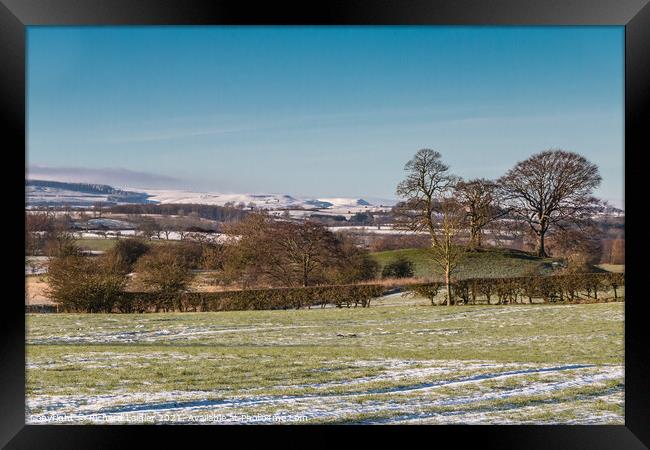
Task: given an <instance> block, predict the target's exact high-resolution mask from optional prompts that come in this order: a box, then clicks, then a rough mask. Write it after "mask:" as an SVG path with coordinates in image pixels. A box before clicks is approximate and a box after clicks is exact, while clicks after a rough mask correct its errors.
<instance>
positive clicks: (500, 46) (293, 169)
mask: <svg viewBox="0 0 650 450" xmlns="http://www.w3.org/2000/svg"><path fill="white" fill-rule="evenodd" d="M623 41H624V32H623V27H433V26H431V27H419V26H418V27H29V28H28V33H27V46H28V53H27V56H28V61H27V70H28V153H27V157H28V163H29V168H30V169H29V171H30V174H34V175H38V176H39V177H46V176H48V175H51V177H50V178H52V179H59V178H62V177H63V178H65V177H69V178H70V179H79V178H80V177H82V178H83V176H82V175H84V174H85V177H86V178H92V179H93V180H95V181H97V182H108V183H113V184H117V185H122V186H130V187H139V188H146V187H151V188H161V187H170V188H187V189H197V190H213V191H221V192H282V193H290V194H294V195H310V196H321V197H325V196H334V195H336V196H351V197H380V198H393V197H394V196H395V195H394V191H395V186H396V184H397V183H398V182H399V181H400V180H401V178H402V177H403V166H404V164H405V163H406V162H407V161H408V160H409V159H410V157H411V156H412V155H413V154H414V153H415V152H416V151H417V150H418V149H420V148H425V147H426V148H433V149H436V150H438V151H440V152H441V153H442V155H443V159H444V160H445V161H446V162H447V163H448V164H449V165H450V166H451V169H452V171H453V172H454V173H456V174H457V175H460V176H462V177H465V178H472V177H487V178H496V177H498V176H500V175H502V174H503V173H504V172H505V171H506V170H507V169H508V168H510V167H511V166H513V165H514V164H515V163H516V162H517V161H520V160H522V159H525V158H526V157H528V156H529V155H531V154H533V153H535V152H538V151H541V150H545V149H548V148H563V149H565V150H570V151H576V152H578V153H581V154H583V155H584V156H586V157H587V158H588V159H590V160H591V161H593V162H595V163H597V164H598V165H599V167H600V170H601V175H602V176H603V183H602V186H601V188H600V189H599V191H598V192H597V194H598V195H600V196H601V197H603V198H605V199H607V200H609V201H611V202H612V203H613V204H615V205H618V206H621V205H622V203H623V137H624V134H623V131H624V128H623V124H624V103H623V99H624V97H623V95H624V59H623V54H624V53H623V52H624V42H623ZM80 181H90V180H86V179H80Z"/></svg>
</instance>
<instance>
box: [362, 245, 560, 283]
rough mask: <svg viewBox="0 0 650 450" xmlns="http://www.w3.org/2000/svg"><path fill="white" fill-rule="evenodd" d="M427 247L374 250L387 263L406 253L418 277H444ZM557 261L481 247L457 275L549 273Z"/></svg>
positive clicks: (508, 250)
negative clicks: (432, 259) (430, 256)
mask: <svg viewBox="0 0 650 450" xmlns="http://www.w3.org/2000/svg"><path fill="white" fill-rule="evenodd" d="M428 251H429V250H428V249H426V248H410V249H403V250H389V251H384V252H377V253H373V254H372V256H373V257H374V258H375V259H376V260H377V262H378V263H379V265H380V272H381V269H383V267H384V266H385V265H386V264H388V263H389V262H391V261H394V260H395V259H396V258H397V257H399V256H403V257H405V258H407V259H409V260H411V261H412V262H413V265H414V272H415V274H414V275H415V276H416V277H432V276H434V277H441V276H442V272H440V271H439V269H438V268H436V267H435V266H434V264H433V262H432V261H431V260H430V258H429V255H428ZM554 261H557V259H553V258H539V257H537V256H534V255H531V254H529V253H526V252H522V251H519V250H512V249H481V250H478V251H475V252H468V253H466V255H465V258H464V259H463V261H462V262H461V263H460V265H459V266H458V268H457V272H456V275H455V277H456V278H457V279H464V278H484V277H485V278H488V277H515V276H522V275H529V274H530V273H532V272H539V273H548V272H549V271H551V270H552V268H551V263H552V262H554Z"/></svg>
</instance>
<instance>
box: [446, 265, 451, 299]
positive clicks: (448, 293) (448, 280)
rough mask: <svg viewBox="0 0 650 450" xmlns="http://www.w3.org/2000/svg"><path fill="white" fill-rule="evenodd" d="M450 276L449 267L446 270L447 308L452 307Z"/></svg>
mask: <svg viewBox="0 0 650 450" xmlns="http://www.w3.org/2000/svg"><path fill="white" fill-rule="evenodd" d="M450 278H451V277H450V276H449V266H447V268H446V270H445V285H446V286H447V306H451V283H450Z"/></svg>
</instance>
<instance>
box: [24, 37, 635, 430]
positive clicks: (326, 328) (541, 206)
mask: <svg viewBox="0 0 650 450" xmlns="http://www.w3.org/2000/svg"><path fill="white" fill-rule="evenodd" d="M624 40H625V31H624V28H623V27H619V26H561V27H559V26H558V27H548V26H544V27H539V26H517V27H515V26H507V27H497V26H152V27H138V26H102V27H92V26H84V27H72V26H56V27H51V26H29V27H27V53H26V56H27V61H26V75H27V78H26V85H27V99H26V106H27V115H26V125H27V136H26V142H27V146H26V162H25V314H26V329H25V345H26V347H25V354H26V361H25V364H26V366H25V367H26V385H25V390H26V398H25V404H26V411H25V421H26V423H27V424H34V425H39V424H129V425H130V424H133V425H139V424H173V425H192V424H200V425H207V424H209V425H234V424H241V425H251V424H253V425H285V424H286V425H316V424H317V425H452V424H471V425H516V424H531V425H548V424H566V425H623V424H624V423H625V415H624V409H625V401H624V399H625V382H624V380H625V370H624V369H625V360H624V353H625V352H624V350H625V349H624V321H625V317H624V307H625V202H624V189H623V187H624V57H625V47H624ZM630 389H631V388H630Z"/></svg>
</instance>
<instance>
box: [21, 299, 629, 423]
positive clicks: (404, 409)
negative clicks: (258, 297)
mask: <svg viewBox="0 0 650 450" xmlns="http://www.w3.org/2000/svg"><path fill="white" fill-rule="evenodd" d="M382 302H383V301H381V300H380V301H378V303H377V304H376V307H373V308H356V309H355V308H349V309H348V308H342V309H337V308H331V309H315V310H314V309H312V310H287V311H232V312H204V313H159V314H113V315H110V314H30V315H28V317H27V366H26V367H27V411H26V420H27V423H51V421H53V420H55V421H61V422H64V423H106V422H110V423H363V424H399V423H431V424H452V423H468V424H490V423H492V424H508V423H530V424H551V423H573V424H623V406H624V405H623V398H624V396H623V393H624V385H623V382H624V373H623V312H624V305H623V304H622V303H603V304H578V305H515V306H513V305H509V306H489V307H485V306H456V307H450V308H447V307H432V306H423V305H426V303H427V302H428V301H427V300H426V299H422V301H421V302H417V301H414V300H413V299H409V300H408V303H406V304H401V305H400V304H399V303H400V300H399V299H397V298H393V297H391V298H390V299H389V300H387V301H386V302H384V304H383V305H382Z"/></svg>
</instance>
